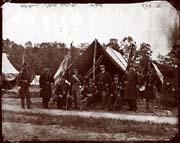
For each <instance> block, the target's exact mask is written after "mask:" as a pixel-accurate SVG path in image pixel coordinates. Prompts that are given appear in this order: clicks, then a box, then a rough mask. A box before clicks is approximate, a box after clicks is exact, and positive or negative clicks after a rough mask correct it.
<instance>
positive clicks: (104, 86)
mask: <svg viewBox="0 0 180 143" xmlns="http://www.w3.org/2000/svg"><path fill="white" fill-rule="evenodd" d="M100 71H101V72H100V73H99V74H98V75H97V82H98V90H99V92H100V94H101V96H102V108H103V109H105V108H106V103H107V95H108V88H109V85H110V83H111V81H112V79H111V75H110V74H109V73H108V72H106V71H105V66H104V65H100Z"/></svg>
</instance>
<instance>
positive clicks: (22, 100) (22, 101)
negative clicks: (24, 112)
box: [21, 99, 25, 109]
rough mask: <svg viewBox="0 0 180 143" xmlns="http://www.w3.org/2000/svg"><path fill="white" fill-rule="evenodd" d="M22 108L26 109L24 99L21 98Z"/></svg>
mask: <svg viewBox="0 0 180 143" xmlns="http://www.w3.org/2000/svg"><path fill="white" fill-rule="evenodd" d="M21 108H22V109H25V107H24V99H21Z"/></svg>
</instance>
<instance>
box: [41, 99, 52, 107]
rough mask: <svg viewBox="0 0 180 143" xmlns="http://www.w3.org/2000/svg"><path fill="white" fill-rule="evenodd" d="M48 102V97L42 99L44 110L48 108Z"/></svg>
mask: <svg viewBox="0 0 180 143" xmlns="http://www.w3.org/2000/svg"><path fill="white" fill-rule="evenodd" d="M49 100H50V97H43V98H42V105H43V107H44V108H48V103H49Z"/></svg>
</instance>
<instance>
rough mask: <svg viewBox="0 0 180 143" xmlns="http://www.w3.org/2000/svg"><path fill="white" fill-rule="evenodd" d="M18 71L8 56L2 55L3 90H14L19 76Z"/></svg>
mask: <svg viewBox="0 0 180 143" xmlns="http://www.w3.org/2000/svg"><path fill="white" fill-rule="evenodd" d="M18 73H19V72H18V71H17V70H16V69H15V68H14V66H13V65H12V64H11V62H10V61H9V59H8V57H7V54H6V53H5V52H3V53H2V76H3V85H2V88H8V89H9V88H12V87H13V86H14V85H15V83H16V82H15V79H16V76H17V75H18Z"/></svg>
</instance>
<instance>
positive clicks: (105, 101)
mask: <svg viewBox="0 0 180 143" xmlns="http://www.w3.org/2000/svg"><path fill="white" fill-rule="evenodd" d="M101 96H102V108H103V109H106V107H107V92H106V91H101Z"/></svg>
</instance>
